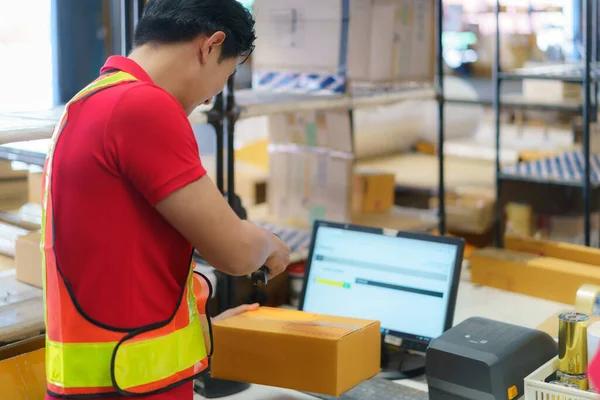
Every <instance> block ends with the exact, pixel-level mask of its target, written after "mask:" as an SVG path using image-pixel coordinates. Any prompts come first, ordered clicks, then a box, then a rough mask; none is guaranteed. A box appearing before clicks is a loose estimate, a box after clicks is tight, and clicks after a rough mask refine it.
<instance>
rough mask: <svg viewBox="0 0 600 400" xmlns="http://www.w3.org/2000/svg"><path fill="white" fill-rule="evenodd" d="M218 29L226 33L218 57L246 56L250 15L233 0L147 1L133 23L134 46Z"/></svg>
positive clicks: (252, 33) (250, 37)
mask: <svg viewBox="0 0 600 400" xmlns="http://www.w3.org/2000/svg"><path fill="white" fill-rule="evenodd" d="M218 31H222V32H224V33H225V35H226V36H227V37H226V38H225V41H224V42H223V46H222V51H221V58H233V57H239V56H248V55H250V53H251V52H252V50H253V48H254V40H255V39H256V35H255V31H254V18H253V17H252V14H251V13H250V11H249V10H248V9H246V7H244V6H243V5H242V4H241V3H240V2H238V1H237V0H150V1H148V3H147V4H146V6H145V7H144V14H143V16H142V18H141V19H140V21H139V22H138V24H137V27H136V30H135V36H134V46H135V47H139V46H142V45H144V44H147V43H156V44H166V43H176V42H186V41H190V40H193V39H195V38H196V37H198V35H202V34H205V35H212V34H214V33H215V32H218Z"/></svg>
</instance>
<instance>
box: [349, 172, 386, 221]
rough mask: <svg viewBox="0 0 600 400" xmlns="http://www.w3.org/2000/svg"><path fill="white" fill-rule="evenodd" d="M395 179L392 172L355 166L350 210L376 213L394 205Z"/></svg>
mask: <svg viewBox="0 0 600 400" xmlns="http://www.w3.org/2000/svg"><path fill="white" fill-rule="evenodd" d="M395 188H396V181H395V176H394V174H391V173H387V172H381V171H376V170H370V169H364V168H357V169H356V170H355V171H354V178H353V184H352V189H353V190H352V212H353V214H360V213H365V214H368V213H376V212H385V211H388V210H391V209H392V207H393V206H394V197H395Z"/></svg>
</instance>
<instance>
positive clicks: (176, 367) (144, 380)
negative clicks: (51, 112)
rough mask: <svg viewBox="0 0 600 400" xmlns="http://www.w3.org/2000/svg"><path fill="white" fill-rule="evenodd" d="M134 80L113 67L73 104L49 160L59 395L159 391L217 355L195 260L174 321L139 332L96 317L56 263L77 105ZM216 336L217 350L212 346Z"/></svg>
mask: <svg viewBox="0 0 600 400" xmlns="http://www.w3.org/2000/svg"><path fill="white" fill-rule="evenodd" d="M131 81H136V78H135V77H133V76H132V75H130V74H127V73H125V72H122V71H117V72H109V73H107V74H105V75H102V76H100V77H99V78H98V79H97V80H95V81H94V82H92V83H91V84H90V85H88V86H87V87H86V88H85V89H83V90H82V91H81V92H80V93H78V94H77V95H76V96H75V97H74V98H73V99H72V100H71V101H70V102H69V103H68V104H67V106H66V107H65V112H64V114H63V116H62V118H61V120H60V122H59V124H58V125H57V126H56V129H55V131H54V133H53V136H52V143H51V145H50V149H49V152H48V157H47V158H46V162H45V167H44V178H43V187H44V197H43V208H42V212H43V213H42V243H41V247H42V260H43V262H42V266H43V274H44V280H43V282H44V310H45V318H46V376H47V390H48V393H50V394H51V395H53V396H56V397H61V398H72V397H77V398H80V397H87V396H90V397H99V396H100V397H103V396H114V395H123V396H126V395H152V394H155V393H159V392H162V391H164V390H167V389H169V388H171V387H174V386H176V385H178V384H180V383H183V382H185V381H189V380H191V379H194V378H195V377H197V376H198V375H199V374H200V373H201V372H202V371H204V370H205V369H206V368H207V366H208V358H209V355H210V354H209V353H211V352H212V340H211V339H212V330H211V327H210V317H209V316H208V315H207V314H208V313H207V311H206V302H207V301H208V299H209V298H210V296H211V294H212V288H211V286H210V283H209V281H208V280H207V279H206V278H205V277H203V276H201V275H199V274H196V273H194V262H193V258H192V257H190V259H191V261H190V267H189V268H190V269H189V275H188V279H187V281H186V283H185V284H184V285H183V287H182V288H181V298H180V300H179V301H178V304H177V308H176V309H175V310H174V312H173V314H172V316H171V318H169V319H168V320H166V321H156V323H154V324H152V325H149V326H142V327H138V328H136V329H118V328H113V327H109V326H106V325H104V324H102V323H100V322H98V321H95V320H93V319H92V318H90V316H88V315H87V314H86V313H85V310H83V309H82V308H81V306H80V305H79V303H78V302H77V299H76V298H75V296H74V293H73V291H72V290H71V286H70V285H69V282H68V279H66V277H65V276H64V275H63V273H62V271H61V269H60V265H59V264H58V262H57V260H56V255H55V251H54V241H55V240H56V239H57V237H60V232H56V231H55V229H54V228H55V226H54V218H53V217H54V215H53V209H54V203H53V197H52V172H53V161H54V157H53V155H54V149H55V148H56V145H57V143H58V142H59V140H60V136H61V133H62V132H63V130H64V127H65V125H66V124H67V123H68V121H69V108H70V106H71V105H72V104H73V103H76V102H78V101H82V100H84V99H85V98H87V97H89V96H92V95H94V94H95V93H97V92H99V91H100V90H103V89H107V88H109V87H112V86H115V85H118V84H120V83H123V82H131ZM63 240H64V239H63ZM82 262H85V261H84V260H83V261H82ZM98 301H102V300H101V299H98ZM203 325H205V326H206V327H208V329H204V328H203ZM207 331H208V335H205V333H206V332H207ZM205 336H207V337H205ZM209 341H210V347H211V350H210V351H207V347H208V346H207V345H206V344H207V343H208V342H209Z"/></svg>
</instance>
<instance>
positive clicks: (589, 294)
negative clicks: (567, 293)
mask: <svg viewBox="0 0 600 400" xmlns="http://www.w3.org/2000/svg"><path fill="white" fill-rule="evenodd" d="M599 296H600V286H597V285H590V284H585V285H583V286H581V287H580V288H579V290H578V291H577V297H576V298H575V310H576V311H577V312H580V313H583V314H588V315H589V314H596V315H599V314H600V307H599V303H600V298H599Z"/></svg>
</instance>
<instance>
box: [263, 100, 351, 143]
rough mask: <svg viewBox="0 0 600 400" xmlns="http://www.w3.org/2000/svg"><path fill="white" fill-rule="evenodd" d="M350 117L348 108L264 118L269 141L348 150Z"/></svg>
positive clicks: (300, 112) (291, 113)
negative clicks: (266, 120)
mask: <svg viewBox="0 0 600 400" xmlns="http://www.w3.org/2000/svg"><path fill="white" fill-rule="evenodd" d="M351 122H352V121H351V120H350V114H349V113H348V110H345V109H344V110H317V111H313V110H307V111H296V112H289V113H283V114H275V115H271V116H269V117H268V123H267V131H268V137H269V141H270V143H273V144H297V145H301V146H308V147H320V148H326V149H330V150H334V151H340V152H345V153H351V152H352V134H351V125H350V124H351Z"/></svg>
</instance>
